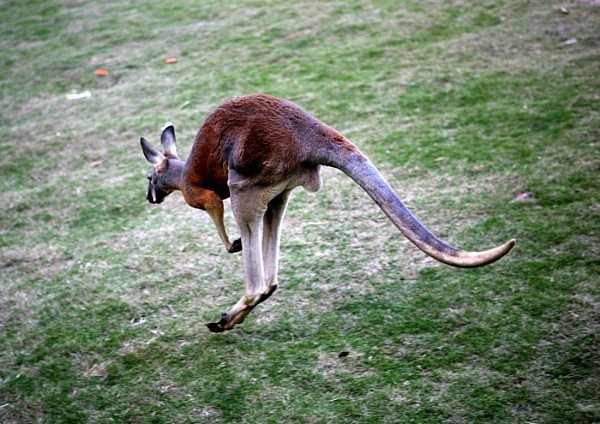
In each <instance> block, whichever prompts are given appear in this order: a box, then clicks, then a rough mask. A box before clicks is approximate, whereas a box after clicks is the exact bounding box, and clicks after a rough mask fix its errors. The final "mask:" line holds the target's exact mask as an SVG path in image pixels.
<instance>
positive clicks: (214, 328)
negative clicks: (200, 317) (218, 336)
mask: <svg viewBox="0 0 600 424" xmlns="http://www.w3.org/2000/svg"><path fill="white" fill-rule="evenodd" d="M206 326H207V327H208V329H209V330H210V331H211V332H212V333H222V332H223V331H225V329H224V328H223V327H221V325H220V324H219V323H218V322H207V323H206Z"/></svg>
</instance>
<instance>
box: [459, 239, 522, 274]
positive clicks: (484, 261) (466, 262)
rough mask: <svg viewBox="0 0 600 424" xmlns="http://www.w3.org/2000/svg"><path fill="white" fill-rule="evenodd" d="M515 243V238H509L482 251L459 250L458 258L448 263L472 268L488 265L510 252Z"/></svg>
mask: <svg viewBox="0 0 600 424" xmlns="http://www.w3.org/2000/svg"><path fill="white" fill-rule="evenodd" d="M515 244H516V241H515V239H510V240H509V241H507V242H506V243H504V244H502V245H500V246H498V247H494V248H493V249H490V250H486V251H484V252H461V254H460V255H459V259H458V258H457V259H458V260H457V261H456V262H455V263H451V264H450V265H454V266H458V267H462V268H474V267H478V266H483V265H488V264H491V263H492V262H496V261H497V260H498V259H500V258H502V257H503V256H504V255H506V254H507V253H508V252H510V250H511V249H512V248H513V247H514V246H515Z"/></svg>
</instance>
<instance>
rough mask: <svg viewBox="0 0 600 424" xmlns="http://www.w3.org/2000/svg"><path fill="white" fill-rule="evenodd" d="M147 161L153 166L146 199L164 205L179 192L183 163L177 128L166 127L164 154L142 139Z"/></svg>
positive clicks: (162, 142)
mask: <svg viewBox="0 0 600 424" xmlns="http://www.w3.org/2000/svg"><path fill="white" fill-rule="evenodd" d="M140 143H141V145H142V151H143V152H144V156H145V157H146V160H148V162H150V163H151V164H152V169H151V170H150V173H149V174H148V194H147V195H146V199H148V202H150V203H153V204H159V203H162V202H163V200H165V197H167V196H168V195H169V194H171V193H172V192H173V191H175V190H179V189H180V187H179V184H180V181H181V175H182V172H183V162H182V161H181V160H180V159H179V157H178V156H177V150H176V144H175V128H173V126H172V125H169V126H168V127H166V128H165V129H164V130H163V132H162V135H161V137H160V143H161V144H162V149H163V153H160V152H159V151H158V150H156V149H155V148H154V147H152V145H151V144H150V143H148V142H147V141H146V139H144V138H143V137H142V138H141V139H140Z"/></svg>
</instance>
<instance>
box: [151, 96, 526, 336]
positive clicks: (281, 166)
mask: <svg viewBox="0 0 600 424" xmlns="http://www.w3.org/2000/svg"><path fill="white" fill-rule="evenodd" d="M141 144H142V150H143V152H144V155H145V157H146V159H147V160H148V161H149V162H150V163H151V164H152V165H153V168H152V170H151V171H150V174H149V176H148V179H149V180H150V184H149V187H148V195H147V199H148V201H149V202H150V203H154V204H157V203H161V202H162V201H163V200H164V198H165V197H166V196H167V195H168V194H170V193H171V192H173V191H174V190H180V191H181V192H182V193H183V197H184V199H185V201H186V202H187V203H188V204H189V205H190V206H192V207H194V208H198V209H202V210H205V211H206V212H207V213H208V214H209V216H210V217H211V218H212V220H213V221H214V223H215V225H216V227H217V231H218V232H219V236H220V237H221V240H222V241H223V244H224V245H225V248H226V249H227V251H228V252H231V253H233V252H237V251H240V250H242V247H243V262H244V282H245V285H244V295H243V296H242V298H241V299H240V300H239V301H238V302H237V303H236V304H235V305H234V306H233V307H232V308H231V309H230V310H229V311H228V312H226V313H223V314H222V317H221V319H220V321H218V322H211V323H208V324H206V325H207V327H208V328H209V329H210V331H213V332H221V331H224V330H231V329H232V328H233V327H234V326H235V325H236V324H240V323H242V322H243V321H244V318H245V317H246V316H247V315H248V314H249V313H250V312H251V311H252V309H254V307H255V306H256V305H258V304H259V303H261V302H263V301H264V300H266V299H267V298H268V297H269V296H271V294H273V292H274V291H275V289H276V288H277V262H278V255H279V240H280V234H281V222H282V220H283V215H284V212H285V209H286V206H287V203H288V200H289V198H290V193H291V191H292V190H293V189H294V188H295V187H298V186H302V187H304V188H305V189H306V190H308V191H311V192H316V191H318V190H319V188H321V184H322V182H321V175H320V170H321V166H322V165H326V166H331V167H334V168H337V169H340V170H341V171H343V172H344V173H346V174H347V175H348V176H349V177H350V178H352V179H353V180H354V181H355V182H356V183H358V185H360V186H361V187H362V188H363V189H364V190H365V191H366V192H367V194H368V195H369V196H371V198H372V199H373V200H374V201H375V203H377V205H378V206H379V207H380V208H381V209H382V210H383V212H385V214H386V215H387V216H388V218H389V219H390V220H391V221H392V222H393V223H394V225H396V227H398V229H399V230H400V231H401V232H402V233H403V234H404V235H405V236H406V237H407V238H408V239H409V240H410V241H411V242H413V243H414V244H415V245H416V246H417V247H418V248H419V249H421V250H422V251H423V252H425V253H426V254H428V255H429V256H431V257H433V258H435V259H437V260H438V261H441V262H444V263H446V264H449V265H453V266H457V267H467V268H468V267H477V266H481V265H486V264H489V263H491V262H494V261H496V260H498V259H500V258H501V257H502V256H504V255H505V254H506V253H508V251H509V250H510V249H511V248H512V247H513V246H514V244H515V242H514V240H510V241H508V242H506V243H505V244H503V245H501V246H498V247H496V248H493V249H490V250H487V251H483V252H465V251H462V250H459V249H455V248H454V247H451V246H449V245H447V244H446V243H444V242H443V241H441V240H439V239H438V238H437V237H435V236H434V235H433V234H432V233H431V232H430V231H429V230H428V229H427V228H425V227H424V226H423V225H422V224H421V223H420V222H419V221H418V220H417V219H416V218H415V217H414V216H413V215H412V214H411V213H410V211H409V210H408V209H407V208H406V206H405V205H404V204H403V203H402V201H401V200H400V198H399V197H398V195H397V194H396V193H395V192H394V190H393V189H392V188H391V187H390V185H389V184H388V183H387V182H386V180H385V179H384V178H383V177H382V176H381V175H380V174H379V172H378V171H377V169H376V168H375V166H374V165H373V164H372V163H371V162H370V161H369V160H368V159H367V157H366V156H365V155H364V154H362V153H361V152H360V150H358V148H357V147H356V146H355V145H354V144H352V143H351V142H350V141H348V140H347V139H346V138H345V137H344V136H343V135H341V134H340V133H339V132H337V131H336V130H334V129H333V128H331V127H329V126H327V125H325V124H324V123H322V122H321V121H319V120H318V119H316V118H315V117H313V116H312V115H310V114H309V113H307V112H306V111H304V110H303V109H302V108H300V107H299V106H297V105H295V104H294V103H291V102H289V101H287V100H283V99H279V98H276V97H272V96H267V95H248V96H242V97H238V98H236V99H233V100H230V101H228V102H226V103H224V104H222V105H221V106H219V107H218V108H217V109H216V110H215V111H213V112H212V113H211V114H210V115H209V116H208V118H206V121H204V123H203V124H202V127H201V128H200V130H199V131H198V134H197V136H196V140H195V142H194V146H193V148H192V151H191V153H190V156H189V157H188V159H187V161H186V162H183V161H182V160H180V159H179V157H178V156H177V152H176V148H175V130H174V128H173V127H172V126H169V127H167V128H166V129H165V130H164V131H163V133H162V136H161V144H162V148H163V153H160V152H159V151H157V150H156V149H154V148H153V147H152V146H151V145H150V144H149V143H148V142H147V141H146V140H145V139H143V138H142V139H141ZM228 197H231V207H232V211H233V215H234V217H235V220H236V222H237V225H238V227H239V231H240V235H241V241H240V240H236V241H234V242H233V243H232V242H231V241H230V240H229V237H228V236H227V232H226V231H225V226H224V224H223V199H226V198H228Z"/></svg>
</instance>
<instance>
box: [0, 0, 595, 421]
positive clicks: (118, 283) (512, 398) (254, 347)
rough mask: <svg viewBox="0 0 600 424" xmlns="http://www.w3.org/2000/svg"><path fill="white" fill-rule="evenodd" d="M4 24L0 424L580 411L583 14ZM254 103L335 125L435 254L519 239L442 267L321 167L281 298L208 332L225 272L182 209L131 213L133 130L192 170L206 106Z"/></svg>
mask: <svg viewBox="0 0 600 424" xmlns="http://www.w3.org/2000/svg"><path fill="white" fill-rule="evenodd" d="M563 6H566V7H568V8H569V11H570V13H569V14H563V13H561V12H560V11H559V8H560V7H563ZM0 16H1V18H2V24H1V25H0V40H1V41H0V43H1V47H2V48H1V50H0V63H1V64H2V70H3V72H2V73H1V74H0V89H1V90H2V99H1V102H2V104H1V108H0V111H1V112H0V122H1V125H0V140H1V141H0V144H1V146H2V149H3V152H4V155H3V156H2V158H1V159H0V188H1V190H2V202H0V276H1V284H0V302H1V303H0V346H1V350H0V421H2V422H7V423H26V422H48V423H54V422H56V423H59V422H60V423H63V422H73V423H83V422H89V423H98V422H157V423H160V422H165V423H167V422H169V423H170V422H177V423H195V422H211V423H226V422H235V423H281V422H307V423H347V422H362V423H381V422H388V423H392V422H402V423H410V422H413V423H438V422H456V423H463V422H481V423H484V422H485V423H488V422H510V423H542V422H543V423H566V422H572V423H588V422H589V423H592V422H599V421H600V402H598V393H599V392H600V375H599V372H598V370H599V369H600V355H599V353H598V352H599V350H598V346H600V340H599V339H600V337H599V332H598V330H599V328H598V327H599V326H598V323H599V322H600V316H599V314H598V302H599V289H598V275H599V273H600V267H599V257H600V251H599V248H598V247H599V242H598V224H597V223H598V222H600V220H599V215H600V214H599V212H600V203H599V202H600V200H599V197H598V196H599V194H600V188H599V181H600V180H599V175H600V174H599V165H600V162H599V160H598V152H599V150H598V140H599V130H598V129H599V128H600V106H599V105H600V103H599V93H600V77H599V75H600V66H599V64H600V35H599V34H600V33H599V32H598V22H599V21H600V7H599V6H598V4H597V1H591V0H590V1H587V0H581V1H567V2H553V1H552V2H548V1H542V0H536V1H516V0H515V1H477V2H451V1H445V0H428V1H413V0H398V1H389V0H377V1H373V2H366V1H355V0H350V1H346V0H344V1H326V2H323V1H310V0H307V1H296V2H286V1H276V0H273V1H268V2H264V1H243V2H242V1H230V2H221V1H179V2H175V3H174V2H169V1H165V0H154V1H153V0H150V1H147V2H128V1H122V0H112V1H108V0H106V1H104V0H97V1H94V2H91V1H72V2H67V1H62V2H59V1H50V0H37V1H9V0H7V1H3V2H2V8H0ZM570 39H576V40H577V42H576V43H574V44H568V43H567V44H566V43H565V42H566V41H567V40H570ZM168 57H176V58H177V59H178V61H177V62H176V63H174V64H171V65H167V64H165V62H164V60H165V59H166V58H168ZM99 68H102V69H109V70H110V72H111V77H109V78H100V77H96V76H95V75H94V70H95V69H99ZM72 90H76V91H78V92H83V91H86V90H89V91H90V92H91V93H92V95H91V97H90V98H87V99H82V100H67V99H66V98H65V95H66V94H67V93H69V92H71V91H72ZM252 92H264V93H269V94H274V95H278V96H282V97H285V98H288V99H291V100H293V101H295V102H297V103H299V104H301V105H302V106H303V107H305V108H306V109H307V110H309V111H310V112H312V113H313V114H314V115H316V116H317V117H318V118H320V119H321V120H323V121H325V122H327V123H328V124H330V125H332V126H333V127H335V128H336V129H338V130H340V131H342V132H343V133H344V134H345V135H346V136H347V137H349V138H350V139H351V140H352V141H354V142H355V143H356V144H357V145H358V146H359V147H360V148H361V149H362V150H363V151H364V152H366V153H367V155H368V156H369V157H370V158H371V160H372V161H373V162H374V163H376V164H377V165H378V167H379V168H380V169H381V171H382V173H383V174H384V175H385V176H386V178H388V179H389V181H390V183H391V184H392V185H393V186H394V187H395V188H396V190H397V191H398V193H399V194H400V195H401V196H402V197H403V199H405V201H406V203H407V204H408V205H410V207H411V208H412V210H413V211H414V213H415V214H416V215H417V216H418V217H419V218H420V219H421V220H422V221H423V222H425V223H426V224H427V226H428V227H430V228H431V229H432V230H433V231H434V232H435V233H436V234H438V235H440V236H441V237H442V238H444V239H446V240H448V241H450V242H452V243H453V244H455V245H457V246H459V247H462V248H465V249H469V250H481V249H485V248H489V247H492V246H494V245H496V244H499V243H501V242H503V241H505V240H507V239H508V238H516V239H517V242H518V244H517V247H516V248H515V249H514V251H513V252H511V254H510V255H509V256H508V257H507V258H505V259H503V260H501V261H499V262H498V263H496V264H494V265H491V266H489V267H485V268H481V269H473V270H460V269H453V268H449V267H446V266H444V265H441V264H438V263H436V262H434V261H433V260H430V259H428V258H427V257H425V256H424V255H423V254H422V253H421V252H420V251H418V250H417V249H415V248H414V247H413V246H412V245H411V244H410V243H409V242H408V241H406V240H405V239H404V238H403V237H402V236H401V235H400V234H399V233H398V231H397V230H396V229H395V228H394V227H393V226H392V225H391V224H390V223H389V222H388V221H387V219H386V218H385V217H384V215H383V214H382V213H381V212H380V211H379V210H378V209H377V208H376V207H375V205H373V204H372V202H371V201H370V200H369V198H368V197H367V196H366V195H365V194H364V193H363V192H362V191H361V190H360V188H358V187H357V186H356V185H354V184H353V183H352V182H351V181H350V179H349V178H347V177H345V176H344V175H343V174H341V173H339V172H337V171H335V170H329V169H328V170H325V171H324V180H325V185H324V187H323V189H322V191H321V192H320V193H318V194H317V195H312V194H308V193H306V192H303V191H302V190H298V191H296V192H295V194H294V196H293V199H292V203H291V205H290V208H289V211H288V213H287V216H286V221H285V224H284V231H283V240H282V257H281V267H280V289H279V290H278V291H277V293H276V294H275V295H274V296H273V297H272V298H271V299H269V301H268V302H265V303H264V304H262V305H261V306H260V307H259V308H257V310H255V311H254V313H253V314H252V315H251V316H250V317H249V318H248V319H247V320H246V322H245V323H244V324H243V325H241V326H239V327H237V328H236V329H235V330H234V331H232V332H228V333H226V334H221V335H214V334H211V333H209V332H208V331H207V329H206V328H205V327H204V323H205V322H207V321H211V320H214V319H215V318H217V317H218V316H219V313H220V312H221V311H223V310H227V309H228V308H229V307H230V306H231V305H232V304H233V303H234V302H235V301H236V300H237V299H238V298H239V296H240V295H241V293H242V269H241V256H240V255H234V256H232V255H229V254H227V253H226V252H225V250H224V249H223V247H222V246H221V244H220V242H219V240H218V237H217V235H216V231H215V230H214V228H213V226H212V224H211V222H210V220H209V219H208V217H207V216H206V215H203V214H202V213H201V212H199V211H196V210H192V209H191V208H189V207H187V206H186V205H185V204H184V202H183V200H182V199H181V196H179V195H178V194H176V195H173V196H172V198H169V199H168V200H167V201H166V202H165V204H163V205H161V206H160V207H152V206H151V205H149V204H147V203H146V202H145V185H146V180H145V176H146V174H147V172H148V166H147V164H146V162H145V160H144V158H143V156H142V154H141V151H140V149H139V142H138V140H139V137H140V136H144V137H146V138H148V139H149V140H151V141H152V142H153V143H155V144H156V143H157V141H158V136H159V131H160V129H161V127H162V126H163V125H164V123H165V122H167V121H171V122H173V123H174V124H175V127H176V129H177V135H178V141H179V151H180V152H181V154H182V156H183V157H186V156H187V153H188V152H189V150H190V148H191V144H192V141H193V137H194V135H195V133H196V131H197V129H198V127H199V125H200V124H201V122H202V120H203V119H204V117H205V116H206V115H207V114H208V113H209V112H210V111H211V110H212V109H213V108H215V107H216V106H217V105H219V104H220V103H221V102H223V101H225V100H227V99H230V98H231V97H234V96H237V95H241V94H246V93H252ZM523 192H529V193H532V196H531V197H530V198H529V199H527V200H524V201H513V199H514V198H515V197H516V196H517V195H519V194H521V193H523ZM227 226H228V228H229V229H230V233H232V235H235V236H237V231H236V230H235V225H234V222H233V220H232V218H231V214H230V213H229V212H228V214H227ZM342 351H348V352H349V355H348V356H346V357H343V358H338V354H339V353H340V352H342Z"/></svg>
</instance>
